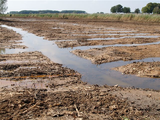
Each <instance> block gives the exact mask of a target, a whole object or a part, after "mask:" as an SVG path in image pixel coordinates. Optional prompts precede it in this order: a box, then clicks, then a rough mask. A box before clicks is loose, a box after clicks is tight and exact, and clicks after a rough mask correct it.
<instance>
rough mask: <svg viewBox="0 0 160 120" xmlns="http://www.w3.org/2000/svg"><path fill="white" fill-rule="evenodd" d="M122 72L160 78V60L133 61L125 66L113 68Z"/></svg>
mask: <svg viewBox="0 0 160 120" xmlns="http://www.w3.org/2000/svg"><path fill="white" fill-rule="evenodd" d="M113 70H117V71H120V72H122V74H134V75H137V76H140V77H153V78H160V62H135V63H132V64H128V65H126V66H121V67H117V68H113Z"/></svg>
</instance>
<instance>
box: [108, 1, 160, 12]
mask: <svg viewBox="0 0 160 120" xmlns="http://www.w3.org/2000/svg"><path fill="white" fill-rule="evenodd" d="M110 11H111V12H112V13H130V12H131V9H130V7H123V6H122V5H120V4H118V5H116V6H113V7H111V9H110ZM141 11H142V13H153V14H160V3H148V4H147V5H146V6H145V7H143V8H142V10H141ZM134 13H140V9H139V8H136V9H135V10H134Z"/></svg>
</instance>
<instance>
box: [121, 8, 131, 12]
mask: <svg viewBox="0 0 160 120" xmlns="http://www.w3.org/2000/svg"><path fill="white" fill-rule="evenodd" d="M123 12H124V13H130V12H131V9H130V8H129V7H124V8H123Z"/></svg>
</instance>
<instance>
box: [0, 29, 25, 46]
mask: <svg viewBox="0 0 160 120" xmlns="http://www.w3.org/2000/svg"><path fill="white" fill-rule="evenodd" d="M21 39H22V36H21V35H20V34H18V33H16V32H15V31H13V30H9V29H7V28H4V27H1V26H0V48H1V49H3V48H9V49H15V48H21V49H25V48H27V47H26V46H24V45H18V44H19V43H21V42H20V40H21Z"/></svg>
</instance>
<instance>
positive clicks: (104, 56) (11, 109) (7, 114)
mask: <svg viewBox="0 0 160 120" xmlns="http://www.w3.org/2000/svg"><path fill="white" fill-rule="evenodd" d="M1 24H7V25H10V26H14V27H20V28H22V29H24V30H26V31H29V32H31V33H34V34H36V35H38V36H43V37H45V39H49V40H78V42H85V41H86V38H87V39H91V38H97V36H95V35H93V34H103V33H106V32H105V31H106V27H107V28H110V29H109V30H111V31H112V32H113V31H117V30H115V29H113V28H112V27H114V28H116V29H118V31H119V30H120V29H123V30H129V31H131V32H130V33H132V31H136V32H135V33H149V35H153V36H157V35H159V34H160V27H159V26H157V24H138V23H123V22H106V21H105V22H103V21H87V20H86V21H85V20H84V21H81V20H71V21H70V20H53V21H52V20H50V19H44V20H43V19H37V20H36V19H30V20H29V19H12V21H11V22H7V21H3V22H2V23H1ZM97 30H99V31H97ZM123 30H121V31H123ZM84 32H85V33H84ZM95 32H96V33H95ZM107 32H108V30H107ZM112 32H111V33H112ZM5 33H6V32H5ZM77 34H78V36H77ZM82 34H83V35H82ZM84 34H85V35H84ZM90 34H91V36H90ZM119 34H120V33H119ZM11 35H12V36H11V39H12V38H14V36H15V34H11ZM88 35H89V36H88ZM92 35H93V36H92ZM79 36H81V37H79ZM116 36H117V35H116ZM120 36H121V35H120ZM124 36H128V35H124ZM3 37H4V34H3V35H2V36H0V39H1V38H3ZM106 37H107V36H106V35H102V36H101V38H106ZM141 40H142V41H141ZM150 40H151V41H152V42H156V41H159V38H151V39H148V38H147V39H144V38H140V39H138V38H135V39H131V40H129V39H127V38H126V39H125V41H124V44H128V43H129V42H133V43H136V42H137V41H139V42H140V43H145V42H146V43H149V42H151V41H150ZM117 41H118V40H117ZM117 41H115V43H114V42H112V41H110V42H111V43H109V44H117V43H118V42H117ZM122 41H123V40H122ZM122 41H119V42H121V44H123V43H122ZM143 41H144V42H143ZM93 42H95V41H93ZM101 42H102V41H101ZM101 42H100V43H99V45H102V44H108V43H107V42H108V41H107V42H106V43H101ZM103 42H104V41H103ZM57 44H58V43H57ZM85 44H87V42H86V43H85ZM95 45H97V44H95ZM62 46H63V45H62ZM78 46H79V45H78ZM66 47H70V45H68V46H66ZM159 47H160V45H159V44H158V45H144V46H132V47H108V48H95V49H90V50H85V51H82V50H75V51H72V53H74V54H76V55H78V56H81V57H83V58H86V59H90V60H91V61H92V62H93V63H96V64H101V63H105V62H112V61H118V60H135V59H143V58H147V57H160V52H159V51H158V49H159ZM134 64H140V63H134ZM145 64H146V63H142V65H144V67H148V68H150V66H148V65H149V64H151V66H152V65H155V67H154V68H155V70H156V71H159V67H158V66H159V62H156V63H153V64H152V63H147V64H146V65H145ZM130 68H131V67H130ZM135 69H136V67H135ZM135 69H134V70H135ZM143 69H144V68H143V66H142V71H143ZM137 71H138V72H139V70H137ZM154 73H155V71H154ZM0 75H1V76H0V77H1V78H0V79H1V80H6V81H17V82H15V83H12V84H10V85H7V86H3V87H1V88H0V94H1V95H0V118H1V119H2V120H6V119H11V120H12V119H36V120H42V119H43V120H44V119H51V120H52V119H53V120H61V119H63V120H68V119H71V120H83V119H86V120H87V119H95V120H96V119H99V120H104V119H108V120H113V119H118V120H124V119H131V120H138V119H139V120H143V119H150V120H158V119H159V118H160V91H155V90H150V89H140V88H122V87H119V86H118V85H115V86H107V85H104V86H98V85H88V84H87V83H84V82H82V81H81V75H80V74H79V73H78V72H76V71H74V70H72V69H69V68H65V67H62V65H61V64H58V63H54V62H52V61H51V60H50V59H49V58H47V57H46V56H44V55H43V54H42V53H40V52H37V51H35V52H24V53H19V54H10V55H0ZM20 83H24V84H23V85H21V84H20ZM25 83H26V84H25ZM28 83H30V84H28ZM39 84H40V86H39Z"/></svg>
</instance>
